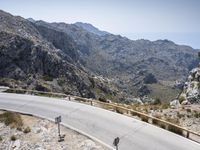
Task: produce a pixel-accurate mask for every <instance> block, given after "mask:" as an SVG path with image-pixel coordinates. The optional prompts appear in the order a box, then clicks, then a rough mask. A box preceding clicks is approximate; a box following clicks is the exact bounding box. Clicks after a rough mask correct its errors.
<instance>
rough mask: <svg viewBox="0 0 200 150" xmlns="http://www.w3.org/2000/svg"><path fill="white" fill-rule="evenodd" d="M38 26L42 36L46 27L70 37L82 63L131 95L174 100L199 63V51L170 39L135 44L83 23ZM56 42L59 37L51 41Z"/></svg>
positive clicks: (36, 25)
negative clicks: (191, 71) (95, 30)
mask: <svg viewBox="0 0 200 150" xmlns="http://www.w3.org/2000/svg"><path fill="white" fill-rule="evenodd" d="M34 25H35V27H36V28H38V30H39V31H40V32H41V34H44V32H43V31H42V30H41V29H42V28H44V27H45V28H49V29H52V30H56V31H59V32H62V34H66V35H68V36H69V37H70V38H71V39H73V40H74V42H75V44H76V46H77V50H78V53H79V61H80V62H81V64H82V65H84V66H85V67H86V68H87V69H89V70H90V71H91V72H93V73H95V74H98V75H103V76H104V77H107V78H109V79H110V80H111V81H112V82H113V83H115V84H116V85H117V86H118V88H119V89H120V90H121V91H123V93H125V94H127V95H129V96H130V95H134V96H140V97H141V96H145V95H149V96H151V97H154V98H156V97H159V98H162V99H164V100H170V99H173V98H174V97H176V96H177V95H178V93H179V92H180V87H182V84H183V82H184V80H185V79H186V76H187V75H188V72H189V71H190V70H191V69H192V68H193V67H194V66H196V65H197V63H198V62H199V60H198V59H197V52H198V50H195V49H193V48H191V47H189V46H184V45H177V44H175V43H173V42H172V41H169V40H157V41H154V42H151V41H148V40H136V41H133V40H129V39H127V38H126V37H122V36H120V35H113V34H110V33H105V32H104V31H102V34H99V32H101V31H100V30H97V31H98V32H94V31H93V30H91V25H90V28H87V27H85V26H87V24H86V25H85V24H83V23H78V24H77V23H75V24H65V23H47V22H44V21H35V22H34ZM94 29H96V28H95V27H94ZM48 38H49V37H48ZM59 38H61V37H59ZM54 39H55V36H54V37H51V39H48V40H50V41H52V40H54ZM60 44H61V43H60ZM61 45H62V44H61ZM177 83H178V84H177Z"/></svg>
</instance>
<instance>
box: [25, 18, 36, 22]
mask: <svg viewBox="0 0 200 150" xmlns="http://www.w3.org/2000/svg"><path fill="white" fill-rule="evenodd" d="M27 20H28V21H30V22H35V21H36V20H34V19H33V18H27Z"/></svg>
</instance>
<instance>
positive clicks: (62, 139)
mask: <svg viewBox="0 0 200 150" xmlns="http://www.w3.org/2000/svg"><path fill="white" fill-rule="evenodd" d="M60 122H61V116H58V117H56V118H55V123H56V124H58V142H62V141H64V138H65V135H62V136H61V134H60Z"/></svg>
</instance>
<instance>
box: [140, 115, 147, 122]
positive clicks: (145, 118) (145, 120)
mask: <svg viewBox="0 0 200 150" xmlns="http://www.w3.org/2000/svg"><path fill="white" fill-rule="evenodd" d="M140 118H141V120H142V121H144V122H148V120H149V119H148V117H147V116H143V115H140Z"/></svg>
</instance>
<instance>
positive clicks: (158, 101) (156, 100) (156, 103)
mask: <svg viewBox="0 0 200 150" xmlns="http://www.w3.org/2000/svg"><path fill="white" fill-rule="evenodd" d="M153 104H154V105H159V104H161V100H160V99H159V98H156V99H155V100H154V102H153Z"/></svg>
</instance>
